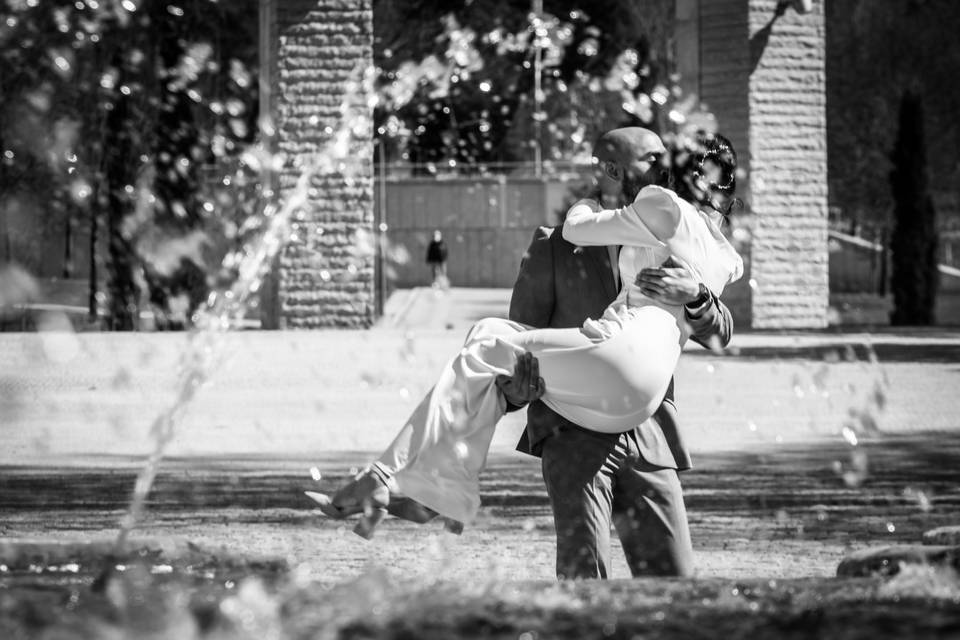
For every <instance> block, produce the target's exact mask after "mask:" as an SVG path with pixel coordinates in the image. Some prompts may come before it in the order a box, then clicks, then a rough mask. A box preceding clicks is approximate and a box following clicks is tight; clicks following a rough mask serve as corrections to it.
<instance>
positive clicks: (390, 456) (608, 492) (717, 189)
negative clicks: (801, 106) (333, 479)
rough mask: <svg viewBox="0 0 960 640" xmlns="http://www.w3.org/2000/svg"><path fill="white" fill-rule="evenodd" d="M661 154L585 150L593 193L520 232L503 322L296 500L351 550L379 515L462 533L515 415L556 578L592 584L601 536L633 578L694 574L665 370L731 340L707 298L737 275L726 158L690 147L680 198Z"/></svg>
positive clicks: (620, 135)
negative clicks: (523, 247) (337, 472)
mask: <svg viewBox="0 0 960 640" xmlns="http://www.w3.org/2000/svg"><path fill="white" fill-rule="evenodd" d="M665 154H666V149H665V148H664V146H663V143H662V141H661V140H660V138H659V137H658V136H657V135H656V134H654V133H653V132H651V131H648V130H646V129H642V128H638V127H628V128H623V129H615V130H613V131H610V132H608V133H606V134H604V135H603V136H602V137H601V138H600V140H599V141H598V143H597V145H596V147H595V149H594V157H595V159H596V162H597V164H596V166H597V169H598V171H597V173H598V175H597V181H598V190H597V194H596V196H595V197H594V198H590V199H584V200H580V201H578V202H577V203H575V204H574V205H573V206H572V207H571V208H570V210H569V211H568V212H567V216H566V220H565V221H564V223H563V225H562V227H559V228H554V229H545V228H541V229H538V230H537V231H536V233H535V234H534V238H533V241H532V243H531V245H530V248H529V250H528V252H527V253H526V254H525V256H524V259H523V262H522V264H521V267H520V273H519V276H518V278H517V282H516V285H515V287H514V291H513V295H512V298H511V303H510V312H509V320H505V319H499V318H486V319H484V320H481V321H479V322H478V323H477V324H476V325H474V326H473V328H472V329H471V330H470V332H469V334H468V335H467V338H466V341H465V343H464V346H463V348H462V349H461V350H460V352H459V354H457V355H456V356H455V357H454V358H452V359H451V360H450V361H449V362H448V363H447V364H446V365H445V367H444V368H443V371H442V373H441V374H440V377H439V379H438V380H437V383H436V385H435V386H434V387H433V389H431V390H430V392H429V393H428V394H427V395H426V396H425V397H424V398H423V400H422V401H421V402H420V404H419V405H418V406H417V408H416V409H415V410H414V412H413V414H412V415H411V416H410V417H409V418H408V420H407V421H406V423H405V424H404V425H403V427H402V428H401V429H400V431H399V433H398V435H397V436H396V438H395V439H394V441H393V442H392V443H391V444H390V446H388V447H387V449H386V450H385V452H384V453H383V454H382V455H381V456H380V457H379V458H378V459H377V460H376V461H375V462H374V463H373V464H371V465H370V467H368V469H366V470H365V471H364V472H362V473H361V474H360V475H358V476H357V477H356V478H354V479H353V480H352V481H350V482H349V483H347V484H346V485H345V486H343V487H341V488H340V489H339V490H338V491H337V492H336V493H334V494H333V495H332V496H326V495H324V494H312V497H313V498H314V499H315V500H317V501H318V502H319V503H320V508H321V509H322V510H323V511H324V513H326V514H327V515H330V516H332V517H336V518H343V517H347V516H349V515H352V514H361V519H360V524H358V526H357V529H356V531H357V532H358V533H360V534H361V535H363V536H365V537H369V536H370V535H372V532H373V530H374V528H375V527H376V525H377V523H378V522H379V521H380V519H381V518H382V517H383V516H384V515H386V514H387V513H392V514H394V515H396V516H399V517H403V518H407V519H409V520H413V521H416V522H425V521H427V520H430V519H432V518H433V517H436V516H437V515H439V516H441V517H443V518H444V519H446V520H447V522H448V526H453V527H457V526H459V524H460V523H464V522H469V521H470V520H471V519H472V518H473V517H474V516H475V514H476V512H477V509H478V508H479V505H480V499H479V482H478V478H479V474H480V471H481V470H482V468H483V466H484V464H485V462H486V456H487V450H488V448H489V445H490V441H491V438H492V436H493V432H494V429H495V427H496V424H497V421H498V420H499V419H500V418H501V417H502V416H503V415H504V414H505V413H506V412H507V411H512V410H517V409H519V408H521V407H523V406H525V405H529V406H528V409H527V429H526V431H525V433H524V435H523V437H522V439H521V442H520V444H519V446H518V449H520V450H521V451H524V452H526V453H530V454H532V455H535V456H539V457H540V458H541V460H542V470H543V477H544V481H545V483H546V487H547V493H548V495H549V497H550V504H551V507H552V510H553V515H554V521H555V525H556V531H557V575H558V577H560V578H602V577H606V576H607V573H608V567H609V562H610V558H609V555H610V550H609V544H610V528H611V524H612V525H613V526H614V528H615V530H616V532H617V534H618V536H619V538H620V541H621V543H622V546H623V549H624V552H625V554H626V556H627V563H628V565H629V567H630V571H631V573H632V574H633V575H635V576H637V575H690V574H691V573H692V564H693V563H692V548H691V543H690V533H689V529H688V525H687V517H686V511H685V507H684V503H683V496H682V492H681V487H680V482H679V478H678V475H677V472H678V471H680V470H684V469H687V468H689V467H690V460H689V456H688V454H687V451H686V448H685V446H684V443H683V441H682V438H681V435H680V430H679V425H678V418H677V412H676V407H675V406H674V402H673V372H674V369H675V367H676V364H677V361H678V358H679V356H680V351H681V349H682V347H683V344H684V343H685V342H686V340H687V339H688V338H693V339H694V340H696V341H697V342H700V343H701V344H704V345H706V344H707V343H712V342H716V343H718V344H720V345H725V344H726V343H727V342H728V341H729V339H730V334H731V331H732V322H731V318H730V314H729V311H728V310H727V309H726V307H725V306H724V305H723V304H722V303H721V302H720V300H719V295H720V293H721V292H722V291H723V288H724V286H726V285H727V284H729V283H731V282H733V281H734V280H736V279H738V278H739V277H740V276H741V275H742V270H743V266H742V261H741V259H740V257H739V255H737V253H736V251H735V250H734V249H733V247H732V246H731V245H730V243H729V242H728V241H727V240H726V238H725V237H724V235H723V233H722V231H721V229H720V225H721V223H722V221H723V215H724V213H726V211H728V210H729V206H730V203H731V202H732V201H733V194H734V189H735V184H736V177H735V173H736V155H735V153H734V150H733V148H732V147H731V145H730V143H729V141H727V140H726V139H725V138H723V137H722V136H719V135H709V136H704V137H703V139H702V140H701V144H700V148H699V149H698V150H697V153H696V154H695V158H694V160H693V161H692V162H691V163H690V167H691V169H690V171H689V173H688V174H687V175H685V176H681V177H680V179H681V181H682V182H681V183H678V184H682V186H683V189H682V192H683V193H684V195H685V197H686V199H683V198H681V197H679V196H678V195H677V191H675V190H673V189H671V188H668V186H670V180H669V179H670V178H671V177H672V176H670V174H669V172H668V170H667V169H665V167H664V165H663V164H662V160H663V158H664V156H665Z"/></svg>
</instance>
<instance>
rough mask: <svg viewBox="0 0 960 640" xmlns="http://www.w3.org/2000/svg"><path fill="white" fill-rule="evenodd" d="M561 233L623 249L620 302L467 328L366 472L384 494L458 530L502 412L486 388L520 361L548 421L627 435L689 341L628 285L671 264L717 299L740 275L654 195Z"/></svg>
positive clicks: (586, 213)
mask: <svg viewBox="0 0 960 640" xmlns="http://www.w3.org/2000/svg"><path fill="white" fill-rule="evenodd" d="M645 220H646V222H645ZM654 220H657V221H660V223H659V224H660V226H657V225H656V224H654V222H653V221H654ZM663 220H671V221H672V223H671V224H670V227H669V228H672V229H674V232H673V235H672V236H671V237H669V238H665V239H664V240H663V241H661V240H659V239H658V238H657V237H656V236H655V235H654V233H653V232H652V231H651V230H650V226H651V225H653V226H654V228H661V229H662V228H663V226H662V221H663ZM562 233H563V237H564V238H565V239H566V240H568V241H570V242H572V243H574V244H577V245H581V246H591V245H592V246H602V245H612V244H620V245H623V248H622V249H621V251H620V259H619V262H618V268H619V270H620V277H621V282H622V283H623V287H622V289H621V291H620V295H619V296H618V297H617V299H616V300H614V301H613V302H612V303H611V304H610V306H608V307H607V308H606V310H605V311H604V313H603V315H602V316H601V317H600V318H598V319H588V320H587V321H586V322H584V324H583V326H582V327H579V328H575V329H533V328H531V327H528V326H525V325H522V324H519V323H516V322H511V321H509V320H504V319H500V318H486V319H484V320H481V321H480V322H478V323H477V324H476V325H474V326H473V328H472V329H471V330H470V332H469V334H468V335H467V338H466V341H465V342H464V346H463V348H462V349H461V350H460V353H459V354H458V355H457V356H456V357H454V358H453V359H452V360H450V361H449V362H448V363H447V364H446V365H445V366H444V368H443V371H442V373H441V374H440V377H439V379H438V380H437V383H436V385H435V386H434V387H433V389H431V390H430V392H429V393H427V395H426V396H425V397H424V398H423V400H422V401H421V402H420V404H419V405H418V406H417V408H416V409H415V410H414V412H413V414H412V415H411V416H410V418H409V419H408V420H407V422H406V424H405V425H404V426H403V428H402V429H401V430H400V433H399V434H398V435H397V437H396V438H395V439H394V441H393V442H392V443H391V444H390V446H389V447H388V448H387V450H386V451H385V452H384V453H383V455H381V456H380V458H379V459H378V460H377V462H375V463H374V464H375V465H377V466H378V467H380V468H381V469H382V470H384V471H386V472H387V473H388V474H390V475H391V476H392V477H391V481H390V483H391V487H390V489H391V491H393V492H396V493H400V494H403V495H406V496H409V497H411V498H413V499H415V500H417V501H419V502H421V503H422V504H424V505H426V506H428V507H430V508H431V509H433V510H435V511H437V512H438V513H440V514H441V515H443V516H446V517H448V518H452V519H455V520H459V521H461V522H468V521H470V520H471V519H472V518H473V517H474V516H475V515H476V512H477V509H478V508H479V506H480V497H479V482H478V478H479V474H480V471H481V469H483V467H484V465H485V463H486V457H487V451H488V449H489V446H490V440H491V438H492V437H493V433H494V429H495V428H496V424H497V421H498V420H499V419H500V418H501V417H502V416H503V414H504V412H505V408H506V405H505V401H504V399H503V397H502V396H501V394H500V393H499V391H498V389H497V387H496V384H495V379H496V376H497V375H499V374H511V373H512V372H513V367H514V363H515V362H516V358H517V356H518V355H519V354H521V353H523V352H524V351H530V352H532V353H533V354H534V355H535V356H536V357H537V359H538V361H539V365H540V375H541V376H542V377H543V379H544V381H545V383H546V393H545V394H544V396H543V397H542V398H541V400H542V401H543V402H544V403H546V404H547V406H549V407H550V408H551V409H553V410H554V411H556V412H557V413H559V414H560V415H562V416H564V417H565V418H567V419H569V420H571V421H572V422H574V423H576V424H579V425H582V426H584V427H585V428H588V429H591V430H594V431H601V432H605V433H618V432H623V431H629V430H630V429H633V428H634V427H636V426H637V425H638V424H640V423H641V422H643V421H644V420H646V419H647V418H649V417H650V416H651V415H652V414H653V412H654V411H655V410H656V409H657V407H659V406H660V403H661V402H662V401H663V396H664V394H665V393H666V390H667V386H668V384H669V382H670V378H671V377H672V376H673V372H674V369H675V368H676V364H677V359H678V358H679V356H680V350H681V348H682V346H683V344H684V342H685V341H686V339H687V338H688V336H689V333H688V329H687V327H686V323H685V322H684V321H683V309H682V307H681V306H672V305H664V304H662V303H659V302H656V301H654V300H651V299H650V298H647V297H646V296H645V295H643V294H642V293H641V292H640V289H639V287H637V286H636V284H635V283H634V280H635V278H636V275H637V273H638V271H639V269H640V268H642V267H643V266H648V265H650V264H660V263H662V262H664V261H665V260H666V259H667V258H668V257H670V256H671V255H673V256H675V257H677V258H680V259H681V260H683V261H684V262H685V263H686V264H687V265H688V266H689V267H690V268H691V269H692V270H693V271H694V272H695V273H696V274H697V276H698V278H699V279H700V280H701V281H702V282H703V283H704V284H706V285H707V287H708V288H710V290H711V291H713V292H714V293H715V294H717V295H719V294H720V293H721V292H722V291H723V288H724V286H726V285H727V284H729V283H730V282H733V281H734V280H736V279H738V278H739V277H740V276H741V275H742V272H743V263H742V261H741V259H740V256H739V255H738V254H737V252H736V251H735V250H734V249H733V247H732V246H731V245H730V243H729V242H728V241H727V239H726V238H725V237H724V236H723V234H722V233H721V231H720V229H719V228H718V227H717V224H716V223H715V222H714V221H713V220H712V219H710V218H709V217H708V216H707V214H705V213H703V212H700V211H698V210H697V209H696V208H695V207H693V206H692V205H691V204H689V203H687V202H685V201H683V200H681V199H680V198H678V197H677V196H676V194H674V193H673V192H672V191H669V190H666V189H662V188H660V187H646V188H644V189H642V190H641V191H640V193H639V194H638V195H637V198H636V200H634V202H633V203H632V204H630V205H628V206H626V207H623V208H621V209H614V210H602V209H600V207H599V205H598V204H597V203H596V202H595V201H592V200H581V201H580V202H577V203H576V204H574V205H573V207H571V209H570V211H569V212H568V213H567V218H566V222H565V223H564V226H563V231H562Z"/></svg>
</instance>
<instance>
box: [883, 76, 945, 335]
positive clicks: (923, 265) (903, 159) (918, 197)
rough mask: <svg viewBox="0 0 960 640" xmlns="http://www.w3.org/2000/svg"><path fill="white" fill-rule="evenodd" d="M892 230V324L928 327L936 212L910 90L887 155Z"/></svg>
mask: <svg viewBox="0 0 960 640" xmlns="http://www.w3.org/2000/svg"><path fill="white" fill-rule="evenodd" d="M891 160H892V162H893V171H892V172H891V174H890V185H891V187H892V193H893V202H894V207H893V212H894V221H895V222H894V228H893V237H892V238H891V241H890V249H891V251H892V252H893V271H892V274H891V282H890V284H891V289H892V290H893V304H894V308H893V312H892V314H891V317H890V322H891V324H894V325H930V324H933V322H934V303H935V302H936V294H937V280H938V273H937V227H936V211H935V210H934V206H933V199H932V198H931V197H930V193H929V191H928V184H927V152H926V142H925V138H924V126H923V105H922V102H921V100H920V97H919V96H918V95H916V94H915V93H914V92H912V91H907V92H905V93H904V95H903V97H902V99H901V101H900V122H899V130H898V133H897V141H896V143H895V145H894V148H893V154H892V155H891Z"/></svg>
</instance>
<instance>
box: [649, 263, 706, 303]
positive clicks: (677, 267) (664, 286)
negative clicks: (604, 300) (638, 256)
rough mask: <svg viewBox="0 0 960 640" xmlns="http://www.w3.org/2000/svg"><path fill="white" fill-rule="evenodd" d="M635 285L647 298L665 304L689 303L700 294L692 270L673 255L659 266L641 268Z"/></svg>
mask: <svg viewBox="0 0 960 640" xmlns="http://www.w3.org/2000/svg"><path fill="white" fill-rule="evenodd" d="M636 285H637V286H638V287H640V291H642V292H643V294H644V295H645V296H647V297H648V298H652V299H653V300H659V301H660V302H663V303H665V304H672V305H682V304H683V305H685V304H690V303H693V302H695V301H696V300H697V298H698V297H699V296H700V281H699V280H698V279H697V276H696V275H695V274H694V273H693V270H692V269H690V268H689V267H688V266H687V265H686V264H684V263H683V262H681V261H680V260H679V259H677V258H673V257H671V258H668V259H667V261H666V262H664V263H663V264H662V265H660V266H659V267H655V268H649V269H642V270H641V271H640V273H638V274H637V280H636Z"/></svg>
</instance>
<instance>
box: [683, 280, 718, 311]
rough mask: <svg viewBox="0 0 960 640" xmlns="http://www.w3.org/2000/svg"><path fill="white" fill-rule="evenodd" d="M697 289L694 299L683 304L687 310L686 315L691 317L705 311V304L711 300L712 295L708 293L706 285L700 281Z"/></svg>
mask: <svg viewBox="0 0 960 640" xmlns="http://www.w3.org/2000/svg"><path fill="white" fill-rule="evenodd" d="M699 290H700V291H699V293H698V294H697V297H696V299H694V300H693V301H692V302H688V303H686V304H685V305H683V306H684V308H685V309H686V311H687V315H689V316H690V317H693V318H697V317H699V316H700V314H702V313H703V312H704V311H706V309H707V305H708V304H710V302H711V301H712V300H713V296H712V295H711V294H710V289H707V285H705V284H703V283H702V282H701V283H700V287H699Z"/></svg>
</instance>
